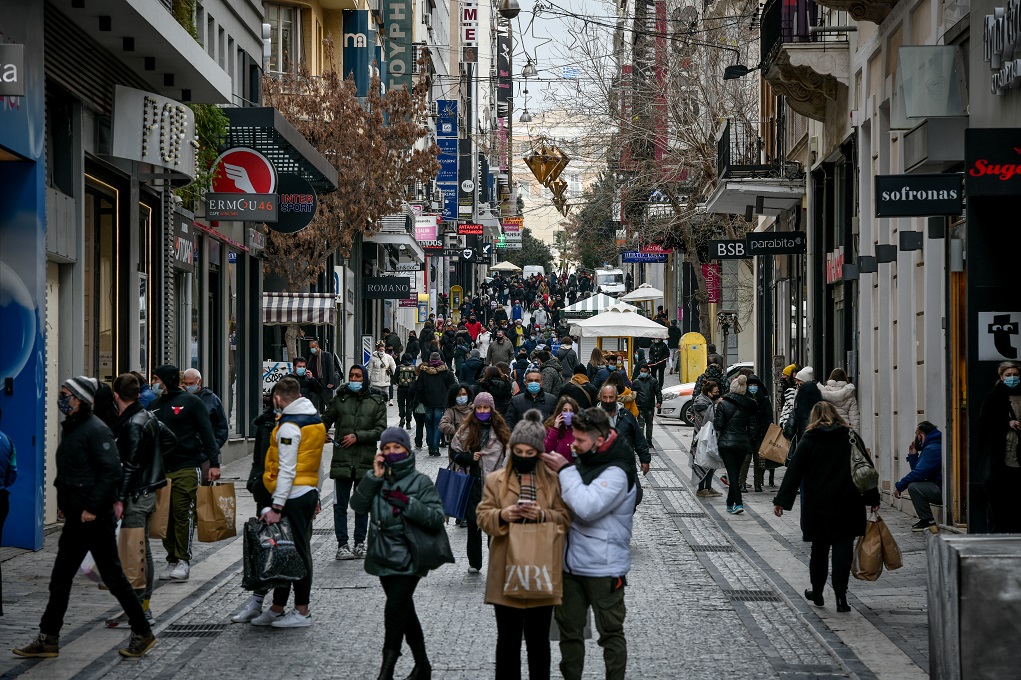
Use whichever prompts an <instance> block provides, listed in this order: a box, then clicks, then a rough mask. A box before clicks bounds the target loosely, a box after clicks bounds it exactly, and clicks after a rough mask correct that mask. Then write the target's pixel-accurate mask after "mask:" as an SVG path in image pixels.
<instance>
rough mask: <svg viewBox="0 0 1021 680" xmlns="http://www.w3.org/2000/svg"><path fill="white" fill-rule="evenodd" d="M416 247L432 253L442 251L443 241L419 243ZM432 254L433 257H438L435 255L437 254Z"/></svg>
mask: <svg viewBox="0 0 1021 680" xmlns="http://www.w3.org/2000/svg"><path fill="white" fill-rule="evenodd" d="M418 245H420V246H422V250H433V251H439V250H443V241H435V240H433V241H419V242H418ZM432 254H433V255H439V253H437V252H434V253H432Z"/></svg>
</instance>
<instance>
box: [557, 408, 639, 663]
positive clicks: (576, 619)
mask: <svg viewBox="0 0 1021 680" xmlns="http://www.w3.org/2000/svg"><path fill="white" fill-rule="evenodd" d="M572 426H573V429H574V444H572V448H573V449H574V452H575V454H577V456H578V460H577V462H576V463H574V464H571V463H568V462H567V460H566V459H565V458H564V457H563V456H561V455H559V454H557V453H555V452H554V453H544V454H543V461H545V463H546V465H547V466H548V467H549V468H550V469H551V470H553V471H555V472H558V474H559V476H560V488H561V495H562V496H563V499H564V503H566V504H567V507H568V508H570V509H571V514H572V516H573V517H574V519H573V522H572V524H571V530H570V533H569V534H568V537H567V549H566V550H565V551H564V595H563V603H562V604H561V605H560V607H558V608H557V609H556V612H555V615H556V620H557V626H558V627H559V628H560V657H561V661H560V673H561V674H562V675H563V677H564V680H580V678H581V676H582V670H583V668H584V664H585V640H584V629H585V621H586V620H587V618H588V609H589V607H591V608H592V610H593V612H594V614H595V620H596V629H597V630H598V631H599V646H600V647H602V648H603V660H604V661H605V663H606V678H607V680H623V678H624V677H625V675H626V673H627V640H626V639H625V637H624V617H625V615H626V613H627V610H626V607H625V605H624V588H625V586H626V585H627V573H628V571H630V570H631V529H632V518H633V517H634V510H635V503H636V500H637V494H638V476H637V473H636V472H635V463H634V458H635V454H634V450H633V449H632V448H631V446H630V443H629V442H628V440H627V439H626V438H624V437H618V436H617V432H616V430H614V429H613V428H612V427H610V420H609V416H608V415H607V414H606V412H605V411H603V410H602V409H600V408H591V409H587V410H584V411H581V412H580V413H577V414H576V415H575V416H574V420H573V421H572Z"/></svg>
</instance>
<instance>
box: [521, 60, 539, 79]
mask: <svg viewBox="0 0 1021 680" xmlns="http://www.w3.org/2000/svg"><path fill="white" fill-rule="evenodd" d="M538 75H539V69H537V68H535V64H534V63H533V62H532V58H531V57H529V58H528V61H527V62H526V63H525V67H524V68H523V69H521V77H522V78H535V77H536V76H538Z"/></svg>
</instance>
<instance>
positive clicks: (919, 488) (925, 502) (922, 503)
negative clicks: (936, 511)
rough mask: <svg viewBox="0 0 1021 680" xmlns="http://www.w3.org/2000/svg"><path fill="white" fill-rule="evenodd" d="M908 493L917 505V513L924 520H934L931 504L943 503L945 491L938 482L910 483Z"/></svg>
mask: <svg viewBox="0 0 1021 680" xmlns="http://www.w3.org/2000/svg"><path fill="white" fill-rule="evenodd" d="M908 495H909V496H911V504H912V505H913V506H915V514H916V515H918V519H919V520H921V521H923V522H931V521H932V508H931V507H929V506H930V505H943V491H942V489H941V488H940V486H939V484H937V483H936V482H911V483H910V484H908Z"/></svg>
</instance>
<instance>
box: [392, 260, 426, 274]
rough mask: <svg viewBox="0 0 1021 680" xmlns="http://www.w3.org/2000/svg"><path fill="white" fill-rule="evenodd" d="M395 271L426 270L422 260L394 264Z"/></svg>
mask: <svg viewBox="0 0 1021 680" xmlns="http://www.w3.org/2000/svg"><path fill="white" fill-rule="evenodd" d="M394 271H395V272H424V271H425V264H423V263H422V262H398V263H397V264H396V265H394Z"/></svg>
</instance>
